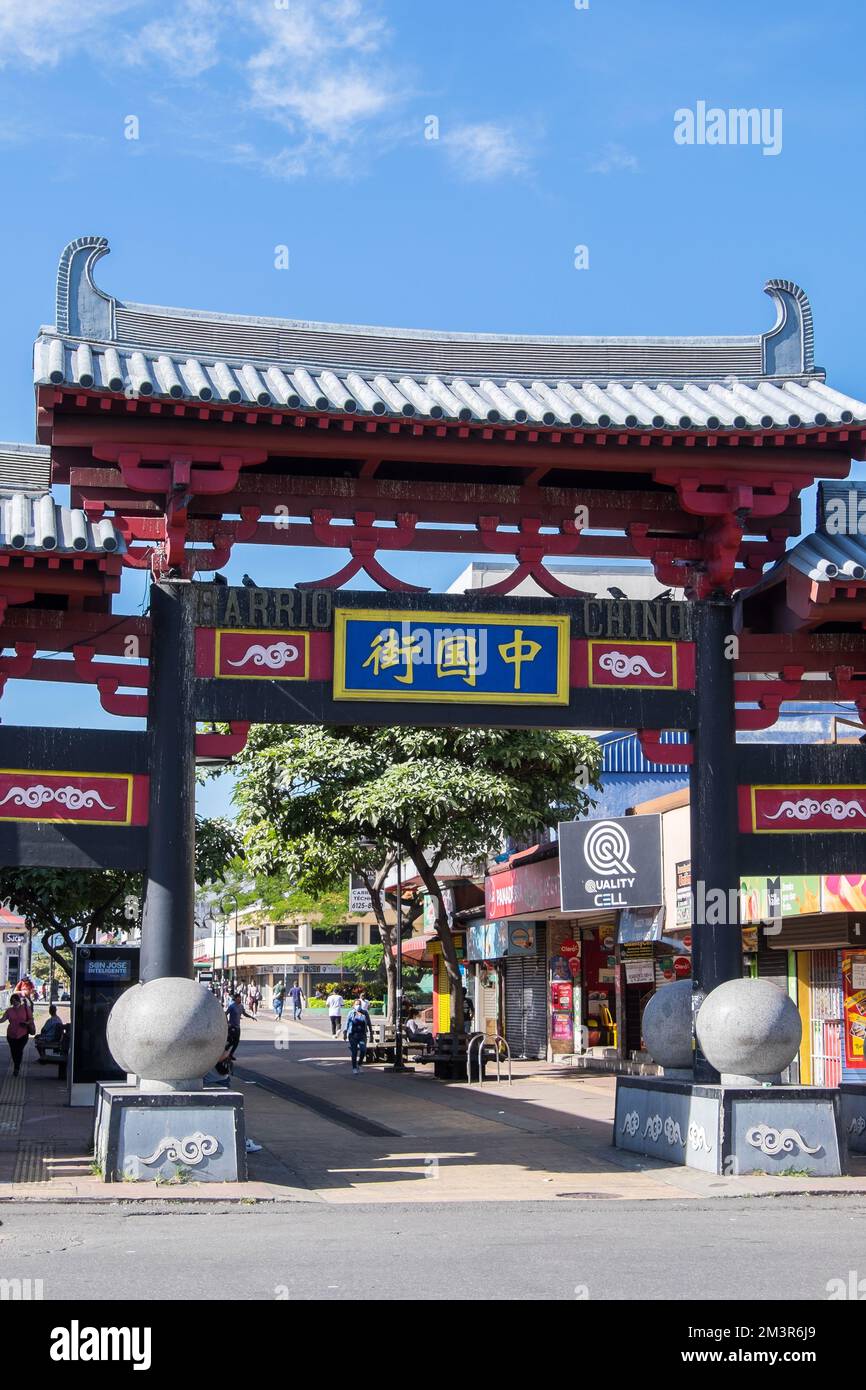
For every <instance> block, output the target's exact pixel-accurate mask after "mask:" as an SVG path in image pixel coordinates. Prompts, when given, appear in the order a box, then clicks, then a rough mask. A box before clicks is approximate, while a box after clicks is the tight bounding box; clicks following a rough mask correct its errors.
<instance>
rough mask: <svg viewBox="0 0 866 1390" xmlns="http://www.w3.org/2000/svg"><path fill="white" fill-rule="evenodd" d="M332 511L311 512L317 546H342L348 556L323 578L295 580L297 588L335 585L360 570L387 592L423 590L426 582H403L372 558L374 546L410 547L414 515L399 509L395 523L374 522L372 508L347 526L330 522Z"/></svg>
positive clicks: (352, 576) (380, 547)
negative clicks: (384, 525) (348, 557)
mask: <svg viewBox="0 0 866 1390" xmlns="http://www.w3.org/2000/svg"><path fill="white" fill-rule="evenodd" d="M333 517H334V513H333V512H331V511H327V510H326V509H325V508H320V507H317V508H315V509H314V510H313V512H312V515H311V518H310V520H311V522H312V530H313V535H314V536H315V538H316V541H317V542H318V544H319V545H321V546H331V547H336V546H339V547H340V548H341V549H346V550H348V551H349V554H350V555H351V557H352V558H351V559H350V560H349V561H348V562H347V563H346V564H345V565H343V567H342V569H339V570H337V571H336V573H335V574H331V575H329V576H328V577H327V578H325V579H314V580H307V581H304V583H302V584H298V586H297V587H298V588H299V589H339V587H340V585H341V584H345V583H346V581H347V580H349V579H353V578H354V577H355V575H356V574H358V573H360V571H361V570H363V571H364V572H365V573H366V574H367V575H369V577H370V578H371V579H372V580H373V581H374V583H376V584H381V586H382V588H383V589H386V590H388V591H389V592H391V593H394V592H396V591H402V592H403V593H407V594H426V593H427V592H428V591H429V587H428V586H427V585H420V584H407V583H406V581H405V580H402V579H398V578H397V577H396V575H393V574H390V573H389V572H388V570H386V569H385V568H384V567H383V566H382V565H381V564H380V563H379V561H378V560H377V559H376V551H377V550H411V548H412V537H413V535H414V533H415V527H416V526H417V524H418V518H417V516H416V515H415V514H414V513H413V512H399V513H398V514H397V525H396V527H383V526H376V525H374V523H375V520H376V516H375V513H374V512H356V513H355V518H354V521H353V523H352V524H351V525H350V526H334V525H333Z"/></svg>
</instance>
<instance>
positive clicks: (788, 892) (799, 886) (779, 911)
mask: <svg viewBox="0 0 866 1390" xmlns="http://www.w3.org/2000/svg"><path fill="white" fill-rule="evenodd" d="M767 900H768V906H769V909H770V913H769V915H770V916H771V917H802V916H804V914H806V913H812V912H820V911H821V880H820V878H819V877H818V875H817V874H813V875H803V874H793V875H792V874H788V875H781V876H780V877H778V878H771V879H768V880H767Z"/></svg>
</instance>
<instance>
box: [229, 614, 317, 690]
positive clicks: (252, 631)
mask: <svg viewBox="0 0 866 1390" xmlns="http://www.w3.org/2000/svg"><path fill="white" fill-rule="evenodd" d="M278 631H279V629H278V628H275V627H272V628H264V629H263V628H260V627H218V628H216V629H215V641H214V657H213V661H214V666H213V678H214V680H218V681H308V680H309V679H310V634H309V632H306V631H302V632H280V637H300V638H302V639H303V645H304V674H303V675H302V676H280V675H278V674H277V673H276V672H271V673H270V674H267V673H265V672H258V671H257V672H256V673H255V674H254V675H252V676H230V675H228V674H227V673H226V672H225V671H221V670H220V646H221V642H220V639H221V638H222V635H223V633H227V634H228V636H230V637H239V636H240V637H244V636H246V637H248V636H253V637H261V636H262V635H263V633H264V632H278Z"/></svg>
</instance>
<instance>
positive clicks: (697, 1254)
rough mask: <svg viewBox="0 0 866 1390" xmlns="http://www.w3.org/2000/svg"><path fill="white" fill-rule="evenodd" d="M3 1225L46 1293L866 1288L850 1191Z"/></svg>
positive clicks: (141, 1208)
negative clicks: (852, 1284) (835, 1283)
mask: <svg viewBox="0 0 866 1390" xmlns="http://www.w3.org/2000/svg"><path fill="white" fill-rule="evenodd" d="M0 1222H2V1225H0V1279H12V1278H19V1279H25V1278H30V1279H42V1280H43V1284H44V1298H45V1299H46V1300H50V1299H73V1300H75V1299H99V1300H108V1299H110V1300H113V1301H121V1300H127V1299H129V1300H133V1301H137V1300H149V1299H177V1300H183V1299H213V1300H221V1301H223V1302H225V1300H227V1299H233V1300H287V1301H300V1302H306V1301H310V1300H329V1299H330V1300H334V1301H336V1302H339V1301H343V1300H353V1301H356V1302H357V1301H359V1300H377V1299H417V1298H418V1297H424V1298H428V1299H459V1300H466V1301H472V1300H475V1299H478V1298H480V1299H482V1300H494V1299H495V1300H500V1299H506V1300H508V1299H532V1300H548V1299H549V1300H557V1301H558V1300H565V1301H573V1300H575V1299H589V1300H590V1301H592V1300H599V1301H606V1300H611V1299H648V1300H667V1299H675V1300H687V1299H691V1300H703V1299H719V1298H720V1299H729V1300H737V1301H739V1302H743V1301H750V1300H772V1299H783V1300H790V1299H807V1300H810V1301H822V1300H826V1299H827V1297H828V1289H827V1286H828V1282H829V1281H830V1280H833V1279H841V1280H843V1281H845V1283H846V1284H847V1283H848V1282H849V1279H850V1272H851V1271H855V1272H856V1273H857V1277H858V1278H862V1279H864V1284H863V1289H864V1291H866V1200H864V1199H862V1198H854V1197H851V1198H839V1197H836V1196H832V1197H811V1198H801V1199H797V1198H776V1199H766V1198H759V1199H751V1200H739V1199H718V1200H715V1201H713V1202H710V1203H706V1204H704V1203H698V1202H694V1201H692V1202H688V1203H675V1202H643V1203H641V1202H628V1201H614V1200H609V1201H601V1200H597V1199H596V1200H592V1199H582V1200H579V1201H574V1200H563V1201H562V1202H561V1203H559V1202H556V1201H551V1202H538V1203H536V1202H516V1203H512V1202H502V1203H498V1202H497V1203H477V1204H463V1203H460V1204H458V1203H453V1204H447V1205H446V1204H442V1205H435V1206H433V1205H420V1204H410V1203H407V1204H404V1205H394V1204H389V1205H387V1206H382V1205H377V1206H369V1205H353V1206H342V1207H334V1206H329V1205H327V1204H325V1203H321V1202H299V1203H291V1204H285V1205H282V1204H281V1205H279V1206H272V1205H262V1206H229V1205H227V1204H221V1203H220V1204H213V1203H207V1204H201V1205H199V1206H197V1207H195V1208H193V1207H174V1206H173V1207H172V1208H171V1210H170V1211H168V1210H167V1209H166V1207H164V1206H161V1205H160V1206H156V1204H151V1203H148V1204H147V1205H144V1204H141V1203H139V1204H137V1205H132V1204H129V1205H124V1204H123V1203H117V1204H112V1205H111V1206H106V1205H101V1206H99V1207H96V1206H88V1207H83V1206H71V1205H69V1206H63V1205H57V1206H52V1205H47V1204H44V1203H39V1204H32V1205H28V1204H27V1203H9V1204H3V1205H2V1206H0ZM353 1251H354V1252H360V1256H361V1259H360V1263H359V1261H358V1259H352V1260H350V1259H349V1258H348V1257H349V1256H350V1255H351V1254H352V1252H353ZM359 1268H361V1269H362V1270H363V1280H362V1281H361V1285H360V1286H359V1284H358V1282H357V1273H358V1270H359ZM401 1271H403V1275H402V1276H401ZM410 1271H411V1278H410V1277H409V1272H410Z"/></svg>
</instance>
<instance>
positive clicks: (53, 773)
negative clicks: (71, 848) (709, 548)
mask: <svg viewBox="0 0 866 1390" xmlns="http://www.w3.org/2000/svg"><path fill="white" fill-rule="evenodd" d="M2 776H8V777H93V778H99V779H100V780H105V779H106V778H107V779H110V780H111V781H112V782H125V783H126V819H125V820H91V818H90V817H89V816H7V815H6V814H5V813H4V812H3V811H2V810H0V820H14V821H18V822H22V821H23V822H26V823H33V824H36V825H131V823H132V778H133V774H132V773H131V772H72V771H70V770H69V769H67V768H65V767H64V768H61V770H60V771H59V772H58V770H57V768H51V769H49V768H32V767H0V777H2Z"/></svg>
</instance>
